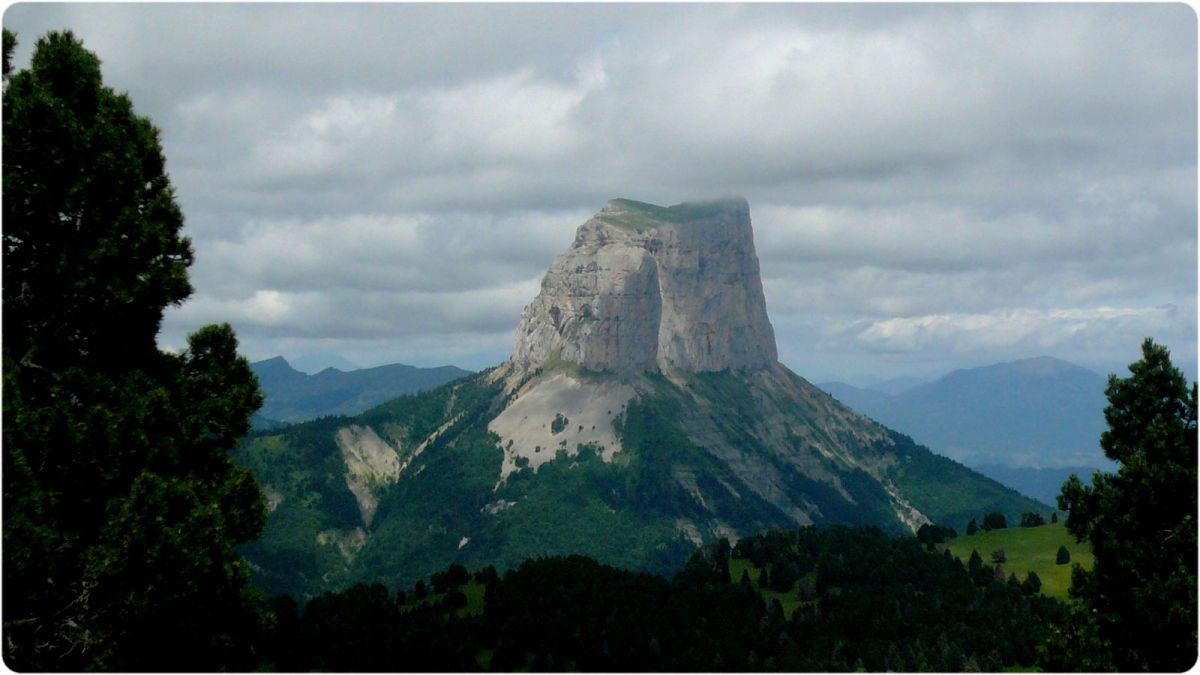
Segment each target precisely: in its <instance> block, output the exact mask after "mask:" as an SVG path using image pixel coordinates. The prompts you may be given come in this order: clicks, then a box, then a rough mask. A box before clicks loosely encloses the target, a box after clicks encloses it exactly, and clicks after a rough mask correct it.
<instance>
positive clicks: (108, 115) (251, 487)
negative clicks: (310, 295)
mask: <svg viewBox="0 0 1200 675" xmlns="http://www.w3.org/2000/svg"><path fill="white" fill-rule="evenodd" d="M14 42H15V40H14V36H13V35H12V34H11V33H9V32H8V31H5V36H4V47H5V49H4V55H5V64H4V72H5V74H6V86H5V89H4V157H3V160H4V161H3V166H4V170H3V181H4V204H3V214H4V229H3V238H4V257H3V268H4V269H3V279H4V288H3V308H4V324H3V331H4V334H3V360H4V409H3V440H4V447H3V457H4V459H3V461H4V465H3V476H4V496H3V499H4V502H3V507H4V533H3V536H4V608H3V611H4V617H3V618H4V633H5V640H4V657H5V662H6V664H7V665H9V666H10V667H12V668H14V669H17V670H86V669H109V670H179V669H186V670H215V669H218V668H226V669H247V668H248V667H250V666H252V665H253V655H252V654H250V653H249V652H248V651H247V647H246V645H248V644H249V643H250V642H251V641H250V639H249V636H251V635H252V634H253V633H254V631H256V630H257V627H258V625H259V622H260V616H259V609H258V608H259V607H260V606H262V605H261V604H260V603H259V601H258V598H256V597H255V596H254V593H253V592H252V591H251V590H250V588H249V586H248V585H247V580H248V570H247V568H246V566H245V564H244V562H243V561H242V559H241V558H240V556H238V554H237V552H236V550H235V547H236V546H237V545H238V544H240V543H242V542H245V541H248V540H250V539H252V538H254V537H256V536H257V535H258V533H259V532H260V531H261V529H262V526H263V522H264V519H265V508H264V504H263V500H262V496H261V494H260V492H259V488H258V485H257V483H256V482H255V480H254V478H253V476H252V475H251V474H250V473H249V472H248V471H246V470H244V469H241V468H239V467H237V466H235V465H234V464H233V463H232V462H231V461H230V458H229V456H228V452H229V450H230V449H232V448H233V447H234V445H235V444H236V443H237V441H238V439H239V438H240V437H241V436H242V435H244V434H245V433H246V431H247V430H248V429H249V416H250V414H251V413H252V412H253V411H254V410H256V409H257V408H258V407H259V405H260V404H261V396H260V394H259V391H258V384H257V382H256V380H255V379H254V376H253V374H252V373H251V371H250V369H249V364H248V363H247V362H246V360H245V359H243V358H241V357H239V356H238V355H237V341H236V338H235V337H234V335H233V331H232V329H231V328H230V327H229V326H227V325H224V326H209V327H207V328H204V329H201V330H200V331H198V332H197V333H195V334H193V335H192V336H191V337H190V338H189V345H188V348H187V350H186V351H184V352H183V353H181V354H167V353H163V352H161V351H159V349H158V347H157V344H156V336H157V333H158V330H159V325H160V323H161V320H162V315H163V311H164V309H165V308H166V307H168V306H170V305H176V304H179V303H180V302H182V301H183V300H184V299H185V298H187V297H188V295H190V294H191V285H190V284H189V282H188V276H187V268H188V266H189V265H190V264H191V262H192V250H191V245H190V242H189V241H188V240H187V238H185V237H183V236H181V234H180V229H181V228H182V226H183V216H182V213H181V212H180V209H179V206H178V204H177V203H176V201H175V197H174V194H173V191H172V188H171V185H170V182H169V180H168V178H167V174H166V171H165V162H164V159H163V155H162V149H161V147H160V145H159V141H158V131H157V129H155V128H154V126H153V125H152V124H151V123H150V122H149V121H148V120H147V119H145V118H143V117H139V116H138V115H137V114H135V113H134V111H133V105H132V103H131V102H130V100H129V98H128V97H126V96H124V95H121V94H117V93H115V92H114V91H113V90H112V89H110V88H108V87H106V86H104V84H103V81H102V78H101V75H100V61H99V60H98V59H97V58H96V56H95V55H94V54H92V53H90V52H88V51H87V50H86V49H84V47H83V45H82V44H81V43H80V42H79V41H78V40H77V39H76V38H75V37H74V36H73V35H72V34H71V33H69V32H65V33H50V34H48V35H46V36H45V37H43V38H41V39H40V40H38V42H37V44H36V48H35V50H34V54H33V58H32V61H31V63H30V66H29V68H27V69H24V70H20V71H17V72H13V71H12V70H11V64H10V63H9V55H10V54H11V45H12V44H14Z"/></svg>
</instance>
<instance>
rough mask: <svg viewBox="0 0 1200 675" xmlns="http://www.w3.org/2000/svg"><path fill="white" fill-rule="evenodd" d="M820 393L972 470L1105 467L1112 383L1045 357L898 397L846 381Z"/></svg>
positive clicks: (963, 374)
mask: <svg viewBox="0 0 1200 675" xmlns="http://www.w3.org/2000/svg"><path fill="white" fill-rule="evenodd" d="M820 387H821V388H822V389H824V390H825V391H827V392H829V393H830V394H833V395H834V396H835V397H836V398H837V399H838V400H840V401H841V402H842V403H845V404H846V405H848V406H850V407H851V408H854V409H855V410H857V411H859V412H861V413H863V414H865V415H868V416H869V417H872V418H874V419H876V420H878V421H880V422H882V423H883V424H886V425H888V426H891V427H895V428H897V429H903V430H904V431H905V432H907V433H910V434H912V436H913V438H914V439H916V440H917V441H918V442H920V443H924V444H926V445H928V446H929V447H930V448H933V449H934V450H936V451H937V452H941V453H943V454H945V455H947V456H949V457H953V458H954V459H957V460H959V461H962V462H964V463H966V464H968V465H971V466H976V465H987V464H993V465H1000V466H1029V467H1056V466H1101V465H1102V463H1104V462H1105V461H1106V460H1104V455H1103V453H1102V452H1101V451H1100V444H1099V439H1100V433H1101V432H1102V431H1104V429H1105V424H1104V407H1105V406H1106V405H1107V401H1106V399H1105V397H1104V387H1105V379H1104V378H1103V377H1101V376H1100V375H1097V374H1096V373H1094V372H1092V371H1090V370H1088V369H1086V368H1081V367H1080V366H1077V365H1074V364H1072V363H1068V362H1067V361H1063V360H1060V359H1054V358H1050V357H1045V356H1043V357H1039V358H1033V359H1024V360H1021V361H1012V362H1010V363H999V364H995V365H991V366H984V367H982V368H971V369H966V370H956V371H954V372H952V373H950V374H948V375H946V376H944V377H941V378H939V379H937V380H935V381H933V382H930V383H927V384H923V385H919V386H916V387H913V388H912V389H909V390H907V391H904V392H901V393H900V394H896V395H894V396H889V395H888V394H885V393H882V392H880V391H874V390H870V389H861V388H858V387H852V386H850V385H847V384H843V383H840V382H832V383H824V384H821V385H820Z"/></svg>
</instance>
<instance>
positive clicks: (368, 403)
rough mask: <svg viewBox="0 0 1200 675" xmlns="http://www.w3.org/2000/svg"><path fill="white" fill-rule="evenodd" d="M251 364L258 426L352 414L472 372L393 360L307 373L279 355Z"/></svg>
mask: <svg viewBox="0 0 1200 675" xmlns="http://www.w3.org/2000/svg"><path fill="white" fill-rule="evenodd" d="M250 369H251V370H253V371H254V374H255V375H256V376H257V377H258V383H259V386H261V387H262V390H263V395H264V398H265V399H266V400H265V402H264V403H263V407H262V409H261V410H259V411H258V414H257V415H255V419H254V425H255V427H256V428H259V429H267V428H272V427H275V426H279V425H280V424H291V423H295V422H303V421H306V420H311V419H315V418H317V417H322V416H325V415H357V414H358V413H360V412H363V411H364V410H367V409H369V408H372V407H374V406H376V405H379V404H380V403H383V402H385V401H390V400H391V399H394V398H396V397H397V396H403V395H405V394H414V393H417V392H419V391H425V390H427V389H433V388H434V387H438V386H441V385H443V384H446V383H447V382H450V381H451V380H457V379H458V378H460V377H463V376H464V375H470V374H471V371H468V370H463V369H462V368H457V367H455V366H440V367H437V368H418V367H416V366H408V365H404V364H399V363H396V364H391V365H386V366H377V367H375V368H363V369H361V370H351V371H342V370H338V369H337V368H326V369H325V370H322V371H321V372H319V373H316V374H315V375H308V374H306V373H302V372H300V371H299V370H296V369H295V368H293V367H292V366H291V364H289V363H288V362H287V360H286V359H284V358H283V357H282V356H276V357H274V358H271V359H266V360H263V361H257V362H255V363H252V364H250Z"/></svg>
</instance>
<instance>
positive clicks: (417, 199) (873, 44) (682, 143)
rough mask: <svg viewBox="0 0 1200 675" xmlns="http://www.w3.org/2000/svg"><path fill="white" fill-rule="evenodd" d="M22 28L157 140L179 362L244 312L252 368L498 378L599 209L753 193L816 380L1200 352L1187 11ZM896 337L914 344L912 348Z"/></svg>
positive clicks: (621, 10)
mask: <svg viewBox="0 0 1200 675" xmlns="http://www.w3.org/2000/svg"><path fill="white" fill-rule="evenodd" d="M4 21H5V25H6V26H7V27H10V28H14V29H16V30H18V31H19V32H20V33H21V38H22V47H21V49H20V50H19V51H18V53H17V58H16V61H17V64H18V65H19V64H21V63H23V60H24V59H27V58H28V56H27V55H28V53H29V48H30V47H31V46H32V42H33V38H34V36H36V35H38V34H40V33H42V32H45V30H47V29H50V28H59V27H71V28H73V29H75V30H76V32H77V34H79V35H80V36H81V37H82V38H83V39H84V40H85V42H86V44H87V45H88V46H89V47H91V48H92V49H94V50H96V51H97V52H98V53H99V55H100V56H101V59H102V60H103V62H104V72H105V76H106V78H107V79H108V81H109V82H110V83H111V84H112V85H113V86H115V87H117V88H118V89H123V90H128V91H129V92H130V94H131V96H132V97H133V99H134V101H135V104H136V106H137V108H138V110H139V111H141V112H143V113H144V114H147V115H149V116H150V117H151V118H152V119H153V120H154V122H155V123H156V124H158V125H159V126H160V127H161V128H162V130H163V142H164V148H165V151H166V154H167V156H168V167H169V169H170V170H171V172H172V177H173V180H174V182H175V185H176V187H177V189H178V193H179V197H180V201H181V203H182V205H183V207H184V209H185V212H186V213H187V215H188V219H189V220H188V222H189V225H188V230H189V233H190V234H191V235H192V236H193V237H194V238H195V242H196V248H197V260H198V261H197V264H196V266H195V268H194V270H193V280H194V282H195V285H196V288H197V294H196V297H195V298H194V299H192V300H191V301H189V303H187V304H186V305H185V306H184V307H182V308H180V309H179V310H177V311H173V312H171V313H170V314H169V315H168V320H167V325H166V330H165V333H164V342H168V343H169V342H172V341H175V342H177V341H179V340H180V339H181V337H180V336H182V334H183V333H184V332H186V330H188V329H191V328H194V327H196V326H198V325H200V323H201V322H204V321H212V320H232V321H234V322H235V325H236V326H237V328H238V329H239V332H240V334H241V336H242V338H243V341H244V343H245V344H246V346H247V349H248V350H252V351H255V352H256V353H260V354H261V355H270V354H265V353H262V352H265V351H269V350H271V349H279V350H285V349H307V350H314V349H318V348H320V349H326V350H329V349H339V350H343V352H342V353H344V354H345V355H346V356H347V357H348V358H351V359H352V360H354V361H356V362H359V363H363V364H366V365H369V364H371V363H378V362H380V360H381V359H394V360H409V361H422V360H424V362H428V360H429V359H436V358H442V357H446V358H449V357H452V356H457V357H462V358H467V359H471V360H472V361H471V362H470V363H466V362H464V365H471V366H475V367H479V366H482V365H487V363H488V362H487V361H486V360H485V359H499V358H502V357H503V355H504V353H505V352H506V351H507V347H508V344H507V343H508V339H509V338H508V333H509V332H510V331H511V329H512V326H513V325H515V322H516V320H517V315H518V314H519V312H520V308H521V307H522V306H523V305H524V304H525V303H526V302H528V301H529V300H530V299H531V298H532V295H533V294H534V293H535V292H536V283H537V280H538V279H539V278H540V274H541V273H542V272H543V271H544V270H545V267H546V266H547V265H548V264H549V262H550V261H551V260H552V259H553V257H554V256H555V255H557V253H559V252H560V251H561V250H563V249H564V248H566V246H567V245H568V244H569V243H570V240H571V236H572V232H573V229H574V227H575V226H577V225H578V224H579V223H581V222H582V221H583V220H584V219H585V218H586V217H587V215H588V214H590V213H592V212H594V211H595V210H597V209H598V208H599V207H600V206H601V205H602V204H603V203H604V201H605V200H606V199H608V198H610V197H615V196H627V197H632V198H635V199H642V200H646V201H652V202H657V203H674V202H678V201H682V200H685V199H689V198H698V197H700V198H702V197H708V196H712V195H725V194H732V193H740V194H742V195H744V196H746V197H747V198H749V200H750V203H751V207H752V211H753V217H754V222H755V227H756V230H757V234H758V249H759V253H760V257H761V259H762V268H763V273H764V276H765V278H766V286H767V294H768V303H769V309H770V311H771V313H772V319H773V321H774V322H775V324H776V327H777V333H778V335H779V339H780V350H781V354H783V355H784V358H785V360H787V359H792V360H793V361H790V362H793V363H794V364H795V365H797V366H798V367H800V368H801V370H802V372H803V369H804V368H814V369H816V370H817V371H822V370H824V371H825V372H831V371H833V370H836V369H837V368H838V367H844V368H845V369H847V371H849V370H853V369H855V368H861V369H868V368H877V369H882V370H887V371H902V370H904V369H905V368H906V367H908V368H913V367H917V366H914V365H912V364H923V365H922V366H921V367H930V368H932V367H934V364H937V363H946V364H949V363H951V362H956V361H955V359H959V358H963V359H965V358H968V356H969V357H970V358H978V359H979V360H980V361H984V360H987V359H992V358H1000V357H1002V356H1011V355H1015V356H1021V355H1023V354H1021V353H1019V352H1020V350H1023V349H1025V350H1038V349H1060V350H1062V351H1061V352H1060V353H1058V354H1057V355H1059V356H1063V357H1065V358H1071V356H1072V353H1073V351H1072V350H1075V352H1077V353H1078V355H1079V358H1086V359H1092V361H1093V363H1101V362H1106V361H1105V360H1114V359H1123V358H1125V355H1126V354H1127V353H1129V345H1126V344H1125V342H1126V341H1127V340H1130V339H1133V340H1135V341H1136V340H1139V339H1140V335H1139V336H1137V337H1133V338H1131V337H1130V336H1131V335H1134V334H1135V333H1138V332H1139V330H1140V331H1141V332H1143V333H1147V334H1149V333H1153V332H1161V333H1162V334H1163V335H1165V336H1169V338H1170V339H1171V340H1173V341H1174V342H1175V343H1176V344H1183V345H1184V347H1182V348H1179V350H1181V351H1182V352H1184V353H1185V354H1184V355H1185V356H1187V355H1189V354H1190V359H1191V360H1192V362H1193V364H1194V361H1195V349H1194V344H1193V343H1194V342H1195V325H1194V324H1195V322H1194V316H1195V314H1196V309H1195V308H1196V266H1195V260H1196V209H1197V204H1196V188H1195V186H1196V150H1195V148H1196V141H1197V138H1196V98H1197V97H1196V37H1195V35H1196V34H1195V28H1196V18H1195V15H1194V14H1193V13H1192V12H1191V10H1190V9H1189V8H1188V7H1186V6H1184V5H1094V4H1093V5H1078V4H1072V5H1019V6H1018V5H953V6H949V5H863V6H852V5H778V6H776V5H670V6H664V5H516V6H514V5H408V4H401V5H392V4H372V5H319V4H305V5H282V4H255V5H199V4H197V5H191V4H167V5H91V4H89V5H78V4H56V5H33V4H25V5H15V6H12V7H10V8H9V10H8V11H7V12H6V14H5V18H4ZM521 294H525V295H524V296H522V295H521ZM1165 305H1172V306H1175V307H1176V308H1178V311H1177V313H1176V315H1175V318H1174V319H1171V318H1165V319H1164V318H1163V316H1162V315H1161V314H1160V313H1156V311H1157V310H1155V309H1154V308H1156V307H1159V306H1165ZM1103 308H1115V309H1116V310H1120V311H1123V312H1127V313H1126V314H1121V315H1120V317H1122V318H1119V320H1118V319H1117V318H1112V317H1109V318H1103V316H1107V315H1103V316H1102V314H1096V312H1101V310H1102V309H1103ZM1059 311H1062V312H1068V313H1069V312H1072V311H1076V312H1084V313H1087V312H1092V313H1093V314H1090V315H1088V316H1091V317H1092V318H1091V319H1088V320H1086V321H1082V320H1079V321H1076V323H1070V321H1068V320H1066V319H1061V316H1067V315H1061V314H1053V313H1054V312H1059ZM938 316H949V317H960V318H961V317H1018V318H1020V319H1021V321H1023V322H1024V323H1023V324H1021V325H1027V326H1029V327H1030V330H1031V331H1033V332H1032V333H1030V335H1035V336H1036V335H1045V336H1050V337H1046V338H1045V340H1044V341H1042V342H1039V341H1038V340H1037V339H1034V338H1029V339H1026V340H1011V341H1009V342H1008V343H1005V344H1003V345H1000V344H991V343H988V342H986V340H984V338H985V337H987V335H988V334H989V333H995V332H996V330H997V325H998V324H997V323H996V322H995V321H993V322H992V323H989V322H988V321H987V320H983V319H979V320H971V321H968V320H966V319H962V320H955V321H943V322H941V323H938V322H936V321H933V320H932V319H930V318H929V317H938ZM1054 317H1060V318H1054ZM1096 317H1101V318H1096ZM1188 317H1193V320H1192V323H1191V325H1190V326H1189V325H1188V324H1187V319H1188ZM888 321H892V322H895V323H891V324H889V323H887V322H888ZM931 321H932V323H929V322H931ZM922 322H926V323H922ZM1018 323H1020V322H1018ZM1004 325H1005V326H1007V325H1008V324H1004ZM1014 325H1015V324H1014ZM1064 325H1071V326H1078V330H1077V332H1076V333H1073V334H1072V337H1071V338H1070V339H1065V338H1064V339H1059V338H1057V337H1053V336H1060V337H1061V333H1060V332H1059V331H1060V330H1061V329H1062V326H1064ZM868 326H893V327H897V328H895V330H893V332H891V333H887V336H891V337H888V339H884V338H885V337H886V336H885V334H884V332H882V331H884V328H877V329H876V330H875V332H874V333H872V332H869V331H868V329H867V328H866V327H868ZM1114 326H1117V327H1118V328H1119V330H1118V328H1114ZM899 327H906V328H905V330H904V331H902V330H900V328H899ZM905 331H908V332H905ZM862 335H866V336H867V337H866V338H862V339H859V338H858V336H862ZM902 335H911V336H915V337H912V339H911V341H910V342H911V344H912V345H914V347H913V349H911V350H907V351H903V352H898V351H888V349H892V348H893V347H895V346H896V344H897V342H896V341H897V340H898V339H899V338H898V337H897V336H902ZM428 336H437V337H436V338H430V337H428ZM868 338H870V339H868ZM1189 344H1190V345H1191V346H1190V347H1189V346H1188V345H1189ZM1134 347H1136V345H1134ZM404 350H408V351H407V352H405V351H404ZM372 355H374V356H372ZM900 355H902V356H903V358H904V359H907V361H901V360H897V359H900V358H901V356H900ZM1025 355H1029V354H1025ZM1133 356H1136V353H1134V354H1133ZM939 359H940V360H939ZM906 364H907V365H906ZM964 365H965V364H964ZM1192 367H1193V370H1194V365H1193V366H1192Z"/></svg>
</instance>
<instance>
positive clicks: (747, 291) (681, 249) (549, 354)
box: [512, 198, 778, 372]
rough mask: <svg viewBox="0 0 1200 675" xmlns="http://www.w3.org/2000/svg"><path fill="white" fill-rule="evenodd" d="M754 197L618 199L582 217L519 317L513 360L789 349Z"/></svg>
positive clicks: (750, 361) (667, 360) (618, 362)
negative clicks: (772, 315)
mask: <svg viewBox="0 0 1200 675" xmlns="http://www.w3.org/2000/svg"><path fill="white" fill-rule="evenodd" d="M777 358H778V357H777V352H776V348H775V332H774V330H773V329H772V328H771V323H770V321H769V320H768V319H767V310H766V302H765V300H764V298H763V292H762V280H761V277H760V275H759V267H758V256H757V255H756V254H755V252H754V235H753V230H752V228H751V225H750V208H749V205H748V204H747V203H746V200H744V199H741V198H735V199H728V200H721V201H716V202H706V203H699V204H678V205H676V206H672V207H668V208H664V207H660V206H654V205H652V204H642V203H639V202H632V201H629V200H622V199H617V200H613V201H610V202H609V203H608V204H606V205H605V207H604V208H603V209H602V210H601V211H600V212H599V213H597V214H596V215H595V216H594V217H592V218H591V219H589V220H588V221H587V222H586V223H584V224H583V225H581V226H580V228H579V230H578V231H577V233H576V235H575V241H574V243H572V245H571V248H570V249H568V250H567V251H566V252H565V253H563V254H562V255H561V256H559V257H558V259H557V260H555V261H554V263H553V264H552V265H551V266H550V269H549V270H548V271H547V272H546V276H545V278H543V280H542V290H541V292H540V293H539V294H538V296H537V298H535V299H534V301H533V302H532V303H531V304H530V305H529V306H528V307H526V308H525V311H524V313H523V314H522V316H521V323H520V325H519V326H518V328H517V336H516V342H515V345H514V348H513V359H512V360H513V363H514V364H515V365H516V366H517V367H518V368H521V369H523V370H526V371H528V370H532V369H533V368H536V367H538V366H541V365H544V364H545V363H547V361H552V360H553V359H562V360H564V361H570V362H573V363H577V364H579V365H581V366H584V367H586V368H589V369H592V370H610V371H623V372H643V371H649V370H655V369H659V368H675V369H680V370H685V371H690V372H702V371H713V370H724V369H728V368H735V369H744V368H761V367H765V366H767V365H770V364H772V363H774V362H775V361H776V360H777Z"/></svg>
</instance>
